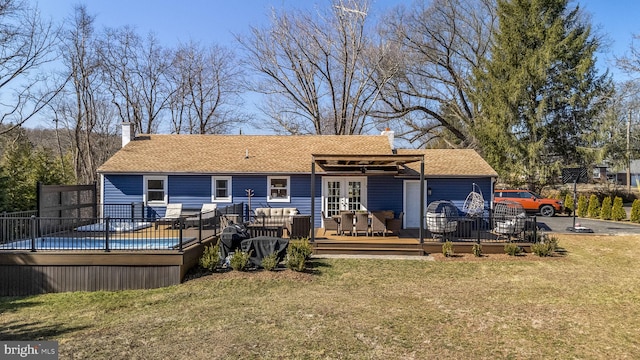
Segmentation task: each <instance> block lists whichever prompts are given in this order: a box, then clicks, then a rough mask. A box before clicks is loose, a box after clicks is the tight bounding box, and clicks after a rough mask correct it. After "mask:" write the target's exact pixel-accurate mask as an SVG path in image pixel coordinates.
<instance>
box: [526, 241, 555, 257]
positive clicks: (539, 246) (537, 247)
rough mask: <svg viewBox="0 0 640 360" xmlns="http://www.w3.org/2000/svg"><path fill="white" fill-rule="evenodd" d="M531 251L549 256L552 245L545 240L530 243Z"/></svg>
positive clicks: (551, 251)
mask: <svg viewBox="0 0 640 360" xmlns="http://www.w3.org/2000/svg"><path fill="white" fill-rule="evenodd" d="M531 252H532V253H534V254H536V255H538V256H540V257H545V256H551V254H552V253H553V245H551V244H550V243H546V242H539V243H535V244H532V245H531Z"/></svg>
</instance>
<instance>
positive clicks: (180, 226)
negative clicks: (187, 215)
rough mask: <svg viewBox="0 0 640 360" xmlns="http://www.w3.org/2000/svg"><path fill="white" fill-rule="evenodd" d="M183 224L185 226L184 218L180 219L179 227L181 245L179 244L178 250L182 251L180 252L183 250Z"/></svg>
mask: <svg viewBox="0 0 640 360" xmlns="http://www.w3.org/2000/svg"><path fill="white" fill-rule="evenodd" d="M183 226H184V222H183V219H182V218H180V219H178V229H179V230H178V231H179V234H180V240H179V241H180V245H179V246H178V251H180V252H182V227H183Z"/></svg>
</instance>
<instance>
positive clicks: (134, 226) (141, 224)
mask: <svg viewBox="0 0 640 360" xmlns="http://www.w3.org/2000/svg"><path fill="white" fill-rule="evenodd" d="M150 226H151V223H150V222H148V221H119V220H112V221H109V232H126V231H136V230H140V229H144V228H148V227H150ZM105 227H106V224H105V223H104V222H100V223H96V224H89V225H84V226H79V227H77V228H76V231H101V232H104V230H105Z"/></svg>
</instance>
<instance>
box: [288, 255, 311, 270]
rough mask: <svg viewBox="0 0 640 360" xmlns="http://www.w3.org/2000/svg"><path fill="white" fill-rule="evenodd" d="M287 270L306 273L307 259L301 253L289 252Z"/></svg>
mask: <svg viewBox="0 0 640 360" xmlns="http://www.w3.org/2000/svg"><path fill="white" fill-rule="evenodd" d="M286 264H287V268H288V269H291V270H293V271H304V269H305V267H306V259H305V257H304V255H303V254H302V253H300V252H289V251H287V261H286Z"/></svg>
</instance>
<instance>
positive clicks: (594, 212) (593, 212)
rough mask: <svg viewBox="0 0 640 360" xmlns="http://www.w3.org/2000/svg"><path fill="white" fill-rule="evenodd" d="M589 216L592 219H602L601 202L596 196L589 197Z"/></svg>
mask: <svg viewBox="0 0 640 360" xmlns="http://www.w3.org/2000/svg"><path fill="white" fill-rule="evenodd" d="M587 216H588V217H590V218H592V219H595V218H598V217H600V200H598V197H597V196H596V195H595V194H591V197H589V208H588V210H587Z"/></svg>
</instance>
